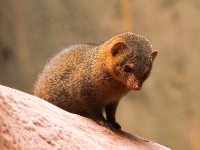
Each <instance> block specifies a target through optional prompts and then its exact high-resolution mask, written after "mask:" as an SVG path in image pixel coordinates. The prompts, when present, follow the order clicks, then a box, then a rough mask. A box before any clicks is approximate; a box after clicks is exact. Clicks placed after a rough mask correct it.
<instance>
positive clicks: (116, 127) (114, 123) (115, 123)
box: [111, 122, 121, 130]
mask: <svg viewBox="0 0 200 150" xmlns="http://www.w3.org/2000/svg"><path fill="white" fill-rule="evenodd" d="M111 124H112V125H113V127H114V128H115V129H117V130H121V126H120V125H119V124H118V123H117V122H111Z"/></svg>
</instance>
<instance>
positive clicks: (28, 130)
mask: <svg viewBox="0 0 200 150" xmlns="http://www.w3.org/2000/svg"><path fill="white" fill-rule="evenodd" d="M14 149H15V150H22V149H23V150H68V149H69V150H71V149H73V150H76V149H95V150H96V149H97V150H98V149H99V150H102V149H107V150H117V149H120V150H121V149H123V150H125V149H130V150H139V149H140V150H169V149H168V148H166V147H164V146H162V145H159V144H157V143H154V142H152V141H148V140H145V139H143V138H140V137H138V136H135V135H131V134H129V133H126V132H123V131H118V132H117V133H114V132H112V131H110V130H108V129H106V128H104V127H101V126H99V125H98V124H96V123H95V122H94V121H92V120H90V119H88V118H84V117H81V116H78V115H75V114H71V113H69V112H66V111H64V110H62V109H60V108H58V107H56V106H54V105H52V104H50V103H48V102H46V101H44V100H42V99H39V98H37V97H34V96H32V95H29V94H26V93H23V92H20V91H17V90H14V89H11V88H8V87H5V86H0V150H14Z"/></svg>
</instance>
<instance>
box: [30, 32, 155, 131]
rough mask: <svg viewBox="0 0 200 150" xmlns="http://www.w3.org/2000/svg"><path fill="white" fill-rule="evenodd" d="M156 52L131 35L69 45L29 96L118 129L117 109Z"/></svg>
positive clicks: (138, 83) (141, 38) (138, 85)
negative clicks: (98, 41) (95, 42)
mask: <svg viewBox="0 0 200 150" xmlns="http://www.w3.org/2000/svg"><path fill="white" fill-rule="evenodd" d="M157 53H158V52H157V51H152V46H151V44H150V42H149V41H148V40H147V38H145V37H144V36H142V35H139V34H135V33H132V32H125V33H121V34H118V35H116V36H114V37H112V38H110V39H109V40H107V41H105V42H104V43H101V44H99V45H97V44H78V45H73V46H70V47H69V48H67V49H65V50H63V51H61V52H60V53H58V54H57V55H55V56H54V57H53V58H52V59H51V60H50V61H49V62H48V63H47V65H46V67H45V68H44V70H43V71H42V73H41V74H40V75H39V77H38V80H37V82H36V84H35V87H34V95H36V96H38V97H40V98H42V99H44V100H46V101H48V102H50V103H52V104H54V105H56V106H58V107H60V108H62V109H64V110H66V111H68V112H71V113H75V114H78V115H81V116H84V117H87V118H90V119H92V120H94V121H96V122H97V123H98V124H99V125H101V126H104V127H107V128H108V129H110V130H113V131H115V130H117V129H121V126H120V125H119V124H118V123H117V122H116V120H115V112H116V108H117V105H118V103H119V101H120V99H121V98H122V97H123V96H124V95H126V94H127V93H128V92H129V91H131V90H136V91H138V90H140V89H141V87H142V84H143V82H144V81H145V80H146V79H147V78H148V77H149V75H150V72H151V69H152V63H153V60H154V59H155V57H156V55H157ZM103 111H105V114H106V119H105V118H104V116H103Z"/></svg>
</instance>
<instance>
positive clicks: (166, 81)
mask: <svg viewBox="0 0 200 150" xmlns="http://www.w3.org/2000/svg"><path fill="white" fill-rule="evenodd" d="M199 18H200V1H198V0H176V1H173V0H152V1H150V0H134V1H131V0H110V1H106V0H101V1H100V0H97V1H92V0H85V1H73V0H48V1H40V0H29V1H27V0H18V1H15V0H9V1H6V0H0V84H2V85H6V86H9V87H12V88H15V89H18V90H21V91H24V92H28V93H32V90H33V85H34V82H35V81H36V78H37V76H38V74H39V72H41V70H42V68H43V67H44V65H45V64H46V63H47V61H48V59H49V58H51V57H52V56H53V55H54V54H55V53H57V52H59V51H60V50H62V49H63V48H65V47H67V46H69V45H73V44H76V43H82V42H97V43H98V42H102V41H105V40H107V39H108V38H110V37H111V36H113V35H115V34H117V33H120V32H124V31H132V32H136V33H140V34H142V35H144V36H146V37H147V38H148V39H149V40H150V41H151V43H152V45H153V49H155V50H158V51H159V54H158V56H157V58H156V59H155V62H154V67H153V71H152V74H151V76H150V78H149V79H148V80H147V81H146V83H145V84H144V86H143V88H142V90H141V91H139V92H131V93H130V94H129V95H128V96H126V97H124V98H123V100H122V101H121V102H120V105H119V108H118V111H117V118H118V122H119V123H120V124H121V126H122V129H123V130H125V131H127V132H130V133H132V134H136V135H139V136H141V137H144V138H147V139H149V140H153V141H155V142H158V143H160V144H163V145H165V146H167V147H170V148H172V149H181V150H199V149H200V119H199V118H200V93H199V91H198V90H199V89H200V80H199V77H200V68H199V65H200V19H199Z"/></svg>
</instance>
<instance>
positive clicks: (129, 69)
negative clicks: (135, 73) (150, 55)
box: [124, 65, 132, 73]
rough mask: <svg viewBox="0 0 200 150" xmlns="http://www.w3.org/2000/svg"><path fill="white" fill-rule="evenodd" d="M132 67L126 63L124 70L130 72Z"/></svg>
mask: <svg viewBox="0 0 200 150" xmlns="http://www.w3.org/2000/svg"><path fill="white" fill-rule="evenodd" d="M131 70H132V69H131V67H130V66H129V65H126V66H125V67H124V71H125V72H127V73H129V72H131Z"/></svg>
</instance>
